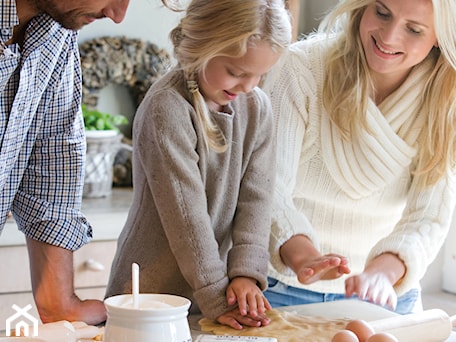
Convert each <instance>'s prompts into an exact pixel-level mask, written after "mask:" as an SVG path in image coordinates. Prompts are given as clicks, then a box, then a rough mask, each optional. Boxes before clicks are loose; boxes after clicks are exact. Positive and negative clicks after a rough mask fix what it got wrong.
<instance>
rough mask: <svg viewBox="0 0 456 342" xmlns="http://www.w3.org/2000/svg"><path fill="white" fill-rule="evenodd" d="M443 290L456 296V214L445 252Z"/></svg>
mask: <svg viewBox="0 0 456 342" xmlns="http://www.w3.org/2000/svg"><path fill="white" fill-rule="evenodd" d="M442 288H443V290H444V291H446V292H449V293H453V294H456V212H455V215H453V224H452V225H451V227H450V231H449V233H448V236H447V238H446V241H445V246H444V250H443V278H442Z"/></svg>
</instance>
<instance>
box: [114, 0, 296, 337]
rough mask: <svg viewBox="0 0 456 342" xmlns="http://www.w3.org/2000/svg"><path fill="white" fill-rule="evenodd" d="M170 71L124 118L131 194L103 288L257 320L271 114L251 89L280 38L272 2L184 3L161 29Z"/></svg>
mask: <svg viewBox="0 0 456 342" xmlns="http://www.w3.org/2000/svg"><path fill="white" fill-rule="evenodd" d="M170 36H171V39H172V42H173V44H174V53H175V57H176V59H177V61H178V65H177V67H175V68H174V69H173V70H171V71H170V72H169V73H168V74H166V75H165V76H163V78H161V79H160V80H159V81H157V82H156V83H155V84H154V85H153V86H152V87H151V89H150V90H149V92H148V94H147V95H146V97H145V99H144V100H143V102H142V104H141V105H140V107H139V109H138V112H137V114H136V117H135V122H134V131H133V140H134V157H133V161H134V166H133V172H134V176H133V181H134V184H133V187H134V192H135V194H134V199H133V203H132V206H131V209H130V212H129V216H128V219H127V222H126V225H125V228H124V230H123V232H122V233H121V235H120V237H119V242H118V250H117V254H116V257H115V259H114V262H113V265H112V271H111V277H110V281H109V285H108V290H107V296H112V295H116V294H121V293H131V277H130V269H131V264H132V263H133V262H136V263H138V264H139V266H140V269H141V271H140V291H141V292H150V293H171V294H176V295H182V296H185V297H188V298H189V299H191V300H192V302H193V306H192V309H191V311H192V312H195V311H197V310H198V309H199V310H201V312H202V313H203V315H204V316H206V317H208V318H212V319H216V320H217V321H218V322H220V323H223V324H227V325H230V326H232V327H233V328H236V329H241V328H242V325H248V326H260V325H265V324H268V319H267V318H266V317H265V316H264V315H263V314H264V312H265V310H267V309H269V308H270V306H269V303H268V302H267V300H266V299H265V298H264V296H263V293H262V290H264V289H265V288H266V286H267V265H268V257H269V255H268V250H267V248H268V241H269V230H270V208H271V193H272V192H273V181H274V177H275V175H274V167H273V165H274V158H275V150H274V148H273V141H272V133H273V120H272V113H271V108H270V103H269V100H268V98H267V96H266V95H265V94H264V93H263V92H262V91H261V90H260V89H259V88H257V87H256V86H257V84H258V83H259V81H260V80H261V78H262V76H263V75H264V74H266V73H267V72H268V71H269V70H270V68H271V67H272V66H273V64H274V63H275V62H276V61H277V60H278V58H279V56H280V54H281V52H282V51H283V50H284V49H285V48H286V47H287V46H288V44H289V42H290V40H291V24H290V18H289V15H288V12H287V11H286V10H285V8H284V3H283V0H213V1H205V0H194V1H192V2H191V3H190V4H189V7H188V9H187V11H186V15H185V16H184V17H183V19H182V20H181V22H180V24H179V25H178V26H177V27H176V28H175V29H174V30H173V31H172V32H171V35H170Z"/></svg>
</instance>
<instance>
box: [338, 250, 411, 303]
mask: <svg viewBox="0 0 456 342" xmlns="http://www.w3.org/2000/svg"><path fill="white" fill-rule="evenodd" d="M405 270H406V269H405V265H404V263H403V262H402V260H401V259H399V257H398V256H396V255H394V254H391V253H385V254H382V255H380V256H378V257H377V258H375V259H374V260H372V261H371V262H370V263H369V264H368V265H367V266H366V268H365V269H364V271H363V272H362V273H361V274H359V275H355V276H352V277H349V278H347V279H346V280H345V295H346V296H347V297H351V296H353V295H356V296H358V298H360V299H362V300H367V301H370V302H372V303H375V304H378V305H381V306H389V307H390V308H391V309H393V310H394V309H395V308H396V305H397V295H396V292H395V290H394V285H395V284H396V283H397V282H398V281H399V280H400V279H401V278H402V277H403V276H404V274H405Z"/></svg>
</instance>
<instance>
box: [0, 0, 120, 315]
mask: <svg viewBox="0 0 456 342" xmlns="http://www.w3.org/2000/svg"><path fill="white" fill-rule="evenodd" d="M128 3H129V0H33V1H31V0H2V1H1V4H2V9H1V14H0V15H1V23H0V26H1V27H0V41H1V45H0V70H1V73H0V232H1V230H2V229H3V227H4V225H5V221H6V219H7V216H8V213H9V212H10V211H11V212H12V213H13V216H14V218H15V220H16V222H17V225H18V227H19V229H20V230H21V231H22V232H23V233H24V234H25V237H26V241H27V247H28V251H29V258H30V267H31V278H32V287H33V293H34V296H35V301H36V305H37V308H38V311H39V314H40V317H41V319H42V321H43V322H44V323H45V322H50V321H57V320H63V319H66V320H69V321H85V322H86V323H88V324H97V323H100V322H103V321H104V320H105V319H106V313H105V308H104V305H103V303H102V302H101V301H97V300H85V301H81V300H80V299H79V298H78V297H77V296H76V295H75V294H74V287H73V251H74V250H76V249H78V248H79V247H81V246H82V245H84V244H85V243H87V242H89V241H90V239H91V237H92V228H91V226H90V224H89V223H88V222H87V220H86V218H85V217H84V215H83V214H82V213H81V212H80V209H81V197H82V188H83V178H84V161H85V148H86V145H85V137H84V123H83V119H82V115H81V111H80V105H81V70H80V61H79V54H78V46H77V30H79V29H80V28H81V27H83V26H84V25H86V24H89V23H91V22H93V21H95V20H96V19H100V18H105V17H107V18H110V19H111V20H112V21H114V22H115V23H119V22H121V21H122V20H123V18H124V16H125V13H126V10H127V6H128ZM12 274H13V273H12ZM4 276H5V275H2V276H1V277H0V281H1V279H2V278H4Z"/></svg>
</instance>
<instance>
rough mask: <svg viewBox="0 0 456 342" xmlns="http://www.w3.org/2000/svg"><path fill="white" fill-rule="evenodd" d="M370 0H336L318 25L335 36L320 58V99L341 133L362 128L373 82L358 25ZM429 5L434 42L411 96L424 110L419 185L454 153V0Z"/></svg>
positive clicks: (442, 169) (448, 166) (450, 162)
mask: <svg viewBox="0 0 456 342" xmlns="http://www.w3.org/2000/svg"><path fill="white" fill-rule="evenodd" d="M373 1H374V0H344V1H341V2H339V4H338V5H337V6H336V7H335V8H334V9H333V10H332V11H331V12H330V13H329V14H328V15H327V16H326V17H325V19H324V20H323V21H322V23H321V25H320V27H319V31H320V32H326V33H330V34H337V35H339V37H340V38H341V39H339V41H338V44H337V46H336V47H335V48H334V49H333V50H332V51H331V53H330V54H329V57H328V59H327V60H326V61H325V65H326V76H325V82H324V88H323V103H324V105H325V108H326V110H327V111H328V113H329V115H330V117H331V120H332V121H333V122H334V123H335V124H336V125H337V127H338V128H339V130H340V132H341V133H342V135H343V136H344V137H345V138H346V139H350V137H351V135H352V134H356V132H357V131H358V130H359V129H360V128H361V127H364V128H365V129H368V128H367V124H366V109H367V103H368V98H369V96H370V95H371V94H372V91H373V85H372V81H371V79H370V76H369V71H368V65H367V62H366V59H365V57H364V52H363V47H362V44H361V40H360V35H359V25H360V21H361V17H362V16H363V14H364V11H365V10H366V7H367V6H368V5H369V4H371V3H372V2H373ZM432 5H433V9H434V25H435V32H436V35H437V41H438V48H437V47H434V48H433V49H432V50H431V52H430V57H431V58H434V61H435V64H434V68H433V70H432V72H431V75H430V77H429V79H428V81H427V84H426V86H425V90H424V92H423V94H422V96H421V98H419V99H417V101H421V106H420V108H421V109H422V110H423V111H424V113H427V119H426V122H425V125H424V127H423V129H422V131H421V136H420V139H419V141H420V149H419V155H418V160H417V169H416V171H415V175H421V176H422V181H421V185H422V186H426V185H432V184H434V183H435V182H437V181H438V180H439V179H440V178H441V177H442V176H444V175H446V174H447V172H448V171H452V170H454V167H455V159H456V146H455V145H456V140H455V134H456V127H455V126H456V25H454V13H456V1H454V0H432ZM341 70H343V72H341Z"/></svg>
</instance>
